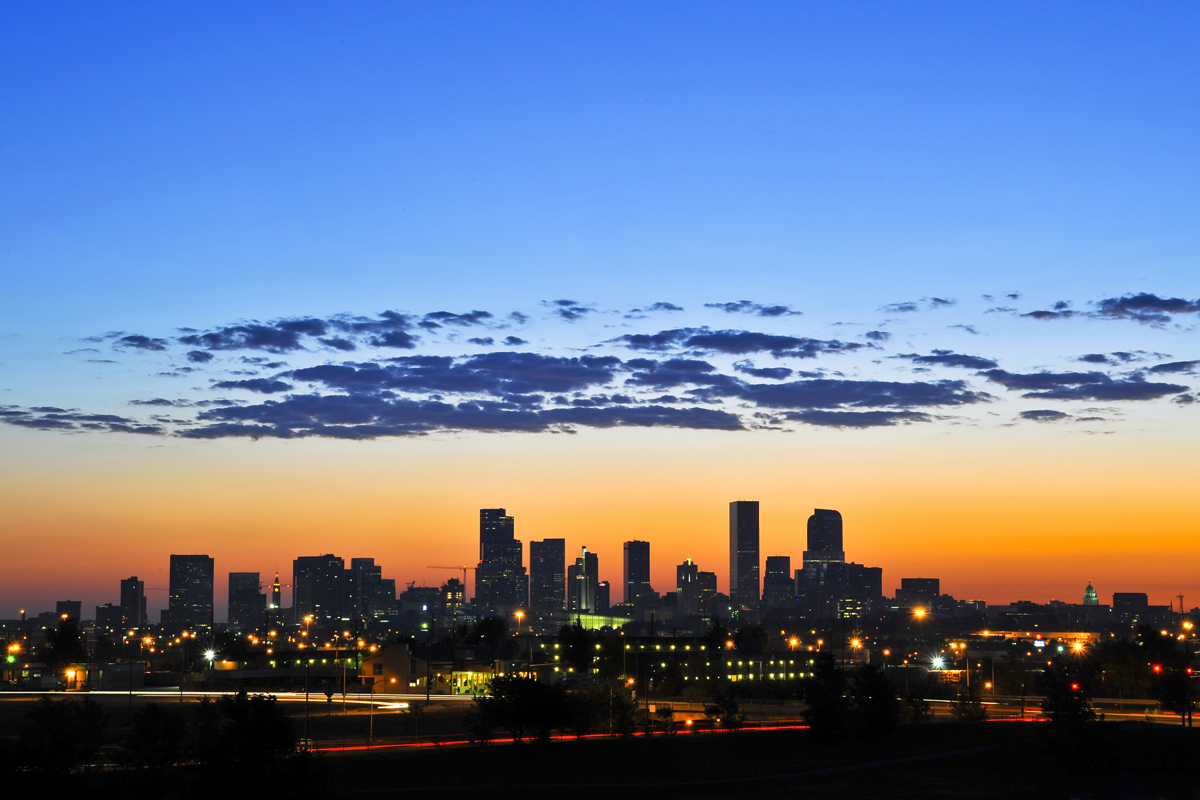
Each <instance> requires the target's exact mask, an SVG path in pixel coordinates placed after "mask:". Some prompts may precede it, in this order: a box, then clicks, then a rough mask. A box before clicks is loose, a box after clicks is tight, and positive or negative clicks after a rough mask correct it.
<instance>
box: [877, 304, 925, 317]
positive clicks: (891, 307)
mask: <svg viewBox="0 0 1200 800" xmlns="http://www.w3.org/2000/svg"><path fill="white" fill-rule="evenodd" d="M920 308H921V307H920V306H918V305H917V304H916V303H914V302H912V301H908V302H904V303H889V304H888V305H886V306H883V307H881V308H880V309H879V310H880V311H883V312H885V313H888V314H909V313H912V312H914V311H919V310H920Z"/></svg>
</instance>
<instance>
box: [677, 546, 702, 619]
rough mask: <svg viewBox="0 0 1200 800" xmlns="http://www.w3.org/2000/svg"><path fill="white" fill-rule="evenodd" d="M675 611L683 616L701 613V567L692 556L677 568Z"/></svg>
mask: <svg viewBox="0 0 1200 800" xmlns="http://www.w3.org/2000/svg"><path fill="white" fill-rule="evenodd" d="M675 613H676V614H678V615H679V616H682V617H690V616H696V615H698V614H699V613H700V568H699V567H697V566H696V562H694V561H692V560H691V559H690V558H689V559H687V560H686V561H684V562H683V563H682V564H680V565H679V566H677V567H676V568H675Z"/></svg>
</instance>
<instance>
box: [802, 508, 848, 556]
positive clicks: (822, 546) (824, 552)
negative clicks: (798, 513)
mask: <svg viewBox="0 0 1200 800" xmlns="http://www.w3.org/2000/svg"><path fill="white" fill-rule="evenodd" d="M845 560H846V551H845V548H843V547H842V515H841V514H840V513H839V512H837V511H833V510H830V509H827V508H815V509H813V513H812V516H811V517H809V518H808V549H807V550H805V551H804V563H805V564H807V563H808V562H810V561H812V562H819V563H825V564H829V563H835V562H842V561H845Z"/></svg>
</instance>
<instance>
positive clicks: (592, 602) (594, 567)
mask: <svg viewBox="0 0 1200 800" xmlns="http://www.w3.org/2000/svg"><path fill="white" fill-rule="evenodd" d="M599 583H600V561H599V559H598V558H596V554H595V553H589V552H588V549H587V548H586V547H584V548H581V550H580V553H579V558H577V559H575V563H574V564H572V565H571V566H569V567H567V610H568V611H570V612H571V613H572V614H596V613H598V611H597V608H598V598H597V593H598V591H599Z"/></svg>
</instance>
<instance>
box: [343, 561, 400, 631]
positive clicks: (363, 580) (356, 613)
mask: <svg viewBox="0 0 1200 800" xmlns="http://www.w3.org/2000/svg"><path fill="white" fill-rule="evenodd" d="M348 572H349V573H350V574H349V575H348V576H347V580H346V586H345V587H344V588H345V591H346V600H347V602H348V604H349V605H348V607H347V608H346V612H347V613H346V614H345V616H349V617H352V618H357V619H375V618H376V617H379V616H381V615H383V614H386V613H388V610H389V609H391V608H392V607H393V606H395V605H396V582H395V581H394V580H393V581H390V597H389V589H388V586H387V584H385V582H384V578H383V567H381V566H379V565H377V564H376V563H375V559H373V558H352V559H350V569H349V570H348Z"/></svg>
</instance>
